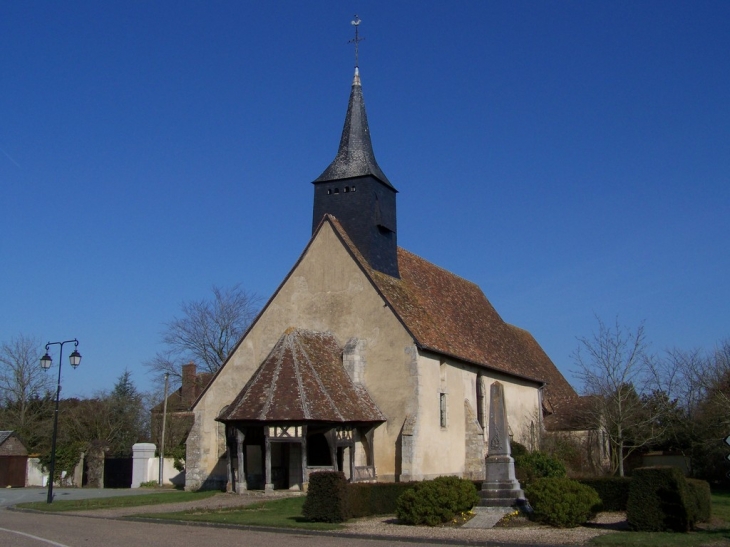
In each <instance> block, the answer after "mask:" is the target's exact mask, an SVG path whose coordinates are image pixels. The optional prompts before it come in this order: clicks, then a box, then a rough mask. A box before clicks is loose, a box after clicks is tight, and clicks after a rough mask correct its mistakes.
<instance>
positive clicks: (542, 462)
mask: <svg viewBox="0 0 730 547" xmlns="http://www.w3.org/2000/svg"><path fill="white" fill-rule="evenodd" d="M515 475H516V476H517V480H518V481H520V484H521V485H522V486H523V487H526V486H529V485H530V484H531V483H532V482H534V481H535V480H537V479H540V478H546V477H554V478H558V477H566V476H567V472H566V470H565V465H564V464H563V462H561V461H560V460H559V459H557V458H554V457H553V456H551V455H550V454H547V453H545V452H540V451H539V450H536V451H535V452H528V453H526V454H521V455H519V456H516V457H515Z"/></svg>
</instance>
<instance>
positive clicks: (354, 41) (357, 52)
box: [347, 14, 365, 68]
mask: <svg viewBox="0 0 730 547" xmlns="http://www.w3.org/2000/svg"><path fill="white" fill-rule="evenodd" d="M360 23H362V21H361V20H360V18H359V17H358V16H357V14H355V20H354V21H350V24H351V25H352V26H353V27H355V37H354V38H353V39H352V40H349V41H348V42H347V43H348V44H355V68H358V67H359V66H360V61H359V55H360V47H359V43H360V42H362V41H363V40H364V39H365V38H360V35H359V34H358V28H359V27H360Z"/></svg>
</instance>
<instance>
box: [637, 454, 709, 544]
mask: <svg viewBox="0 0 730 547" xmlns="http://www.w3.org/2000/svg"><path fill="white" fill-rule="evenodd" d="M695 511H696V509H695V507H694V504H693V502H692V496H691V495H690V493H689V487H688V486H687V480H686V479H685V478H684V475H683V474H682V472H681V471H680V470H679V469H677V468H676V467H640V468H638V469H634V471H633V473H632V475H631V487H630V488H629V499H628V503H627V504H626V518H627V520H628V522H629V526H630V527H631V528H632V529H633V530H639V531H642V532H663V531H667V530H671V531H674V532H688V531H689V530H690V529H691V528H692V526H693V524H694V521H695Z"/></svg>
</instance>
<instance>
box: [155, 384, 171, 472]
mask: <svg viewBox="0 0 730 547" xmlns="http://www.w3.org/2000/svg"><path fill="white" fill-rule="evenodd" d="M169 376H170V374H169V373H167V372H166V373H165V395H164V398H163V399H162V434H161V436H160V472H159V473H158V474H157V477H158V484H159V485H160V486H162V473H163V467H164V464H165V421H166V420H167V379H168V377H169Z"/></svg>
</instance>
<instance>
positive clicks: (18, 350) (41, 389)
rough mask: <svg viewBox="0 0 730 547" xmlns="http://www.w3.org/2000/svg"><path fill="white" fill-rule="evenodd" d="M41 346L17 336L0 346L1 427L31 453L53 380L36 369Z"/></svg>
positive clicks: (32, 340) (46, 409)
mask: <svg viewBox="0 0 730 547" xmlns="http://www.w3.org/2000/svg"><path fill="white" fill-rule="evenodd" d="M42 347H43V346H42V344H41V343H40V342H39V341H38V340H36V339H34V338H32V337H28V336H24V335H22V334H21V335H19V336H18V337H16V338H11V339H10V340H9V341H7V342H4V343H3V344H2V346H0V403H1V405H2V413H3V422H4V424H3V427H4V428H9V429H13V430H15V431H17V432H18V434H19V435H20V436H21V438H23V440H24V441H25V443H26V444H27V445H28V447H29V448H31V449H34V448H35V445H36V442H35V441H36V437H37V436H38V435H39V434H40V433H41V431H39V427H38V424H39V422H41V421H43V420H44V419H46V418H48V417H49V409H48V401H49V400H50V399H49V398H48V397H46V395H47V393H49V392H50V391H51V389H52V387H53V379H52V377H51V376H50V375H47V374H46V371H45V370H43V369H42V368H41V366H40V357H41V348H42Z"/></svg>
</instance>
